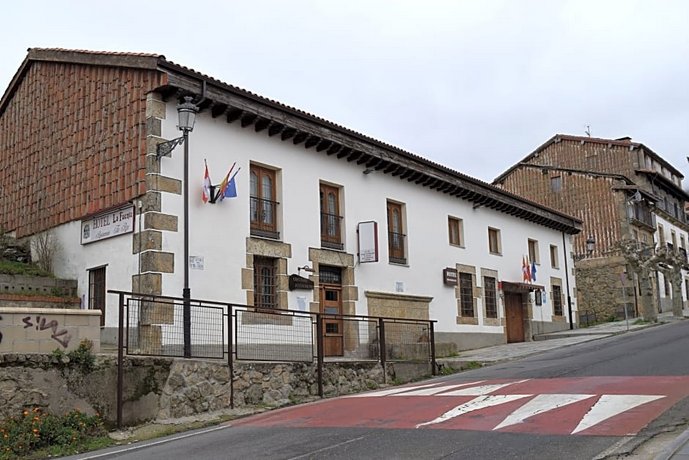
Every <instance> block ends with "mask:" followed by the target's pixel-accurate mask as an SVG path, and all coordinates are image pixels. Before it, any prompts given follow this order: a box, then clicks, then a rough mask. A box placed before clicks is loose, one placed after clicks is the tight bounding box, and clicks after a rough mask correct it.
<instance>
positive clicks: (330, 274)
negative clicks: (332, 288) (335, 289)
mask: <svg viewBox="0 0 689 460" xmlns="http://www.w3.org/2000/svg"><path fill="white" fill-rule="evenodd" d="M318 282H319V283H321V284H342V269H341V268H340V267H331V266H329V265H320V266H319V267H318Z"/></svg>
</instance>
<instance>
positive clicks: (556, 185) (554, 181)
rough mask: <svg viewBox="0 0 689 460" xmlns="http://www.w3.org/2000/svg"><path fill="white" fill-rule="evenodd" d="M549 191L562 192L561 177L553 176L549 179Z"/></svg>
mask: <svg viewBox="0 0 689 460" xmlns="http://www.w3.org/2000/svg"><path fill="white" fill-rule="evenodd" d="M550 190H552V191H553V192H556V193H557V192H560V191H562V177H560V176H553V177H551V178H550Z"/></svg>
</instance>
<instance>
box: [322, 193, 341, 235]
mask: <svg viewBox="0 0 689 460" xmlns="http://www.w3.org/2000/svg"><path fill="white" fill-rule="evenodd" d="M320 194H321V197H320V198H321V245H322V246H323V247H327V248H331V249H343V244H342V216H341V215H340V189H339V188H338V187H334V186H332V185H326V184H321V186H320Z"/></svg>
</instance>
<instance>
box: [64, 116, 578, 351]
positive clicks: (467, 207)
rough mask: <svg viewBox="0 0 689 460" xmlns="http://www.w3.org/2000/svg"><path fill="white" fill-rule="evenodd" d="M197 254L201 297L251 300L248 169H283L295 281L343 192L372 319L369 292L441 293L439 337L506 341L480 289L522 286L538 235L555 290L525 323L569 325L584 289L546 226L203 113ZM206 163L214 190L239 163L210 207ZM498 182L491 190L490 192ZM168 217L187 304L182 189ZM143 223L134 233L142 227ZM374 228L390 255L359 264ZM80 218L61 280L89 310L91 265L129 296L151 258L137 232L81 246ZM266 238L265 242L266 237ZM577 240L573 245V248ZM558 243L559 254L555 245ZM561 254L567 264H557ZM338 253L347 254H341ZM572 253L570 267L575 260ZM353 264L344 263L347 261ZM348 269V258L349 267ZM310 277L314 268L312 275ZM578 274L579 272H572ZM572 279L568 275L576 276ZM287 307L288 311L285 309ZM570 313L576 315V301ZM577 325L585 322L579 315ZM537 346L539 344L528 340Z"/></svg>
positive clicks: (112, 321)
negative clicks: (464, 273) (471, 308)
mask: <svg viewBox="0 0 689 460" xmlns="http://www.w3.org/2000/svg"><path fill="white" fill-rule="evenodd" d="M176 121H177V112H176V106H175V104H174V103H168V104H167V114H166V118H165V119H164V120H163V124H162V137H163V138H167V139H171V138H174V137H177V136H179V131H178V130H177V128H176ZM189 151H190V155H189V195H190V197H189V240H190V244H189V254H190V256H191V257H193V258H196V260H197V261H199V262H202V269H201V267H200V266H196V267H192V268H191V269H190V271H189V281H190V282H189V284H190V287H191V295H192V297H193V298H198V299H206V300H216V301H222V302H231V303H236V304H247V303H248V302H247V293H246V286H244V287H243V286H242V270H244V269H246V267H247V241H248V239H250V238H256V237H251V235H250V218H249V171H250V165H251V164H255V165H260V166H264V167H267V168H270V169H273V170H275V171H276V179H277V187H276V191H277V194H276V201H278V202H279V205H278V207H277V222H278V225H277V226H278V231H279V234H280V237H279V240H280V241H281V242H282V243H286V244H288V245H289V247H290V257H288V258H287V274H296V273H298V267H304V266H309V265H311V262H310V260H309V249H310V248H319V249H320V248H321V229H320V219H321V217H320V201H319V184H321V183H326V184H330V185H334V186H336V187H338V188H339V189H340V198H339V200H340V214H341V215H342V217H343V222H342V235H343V241H342V242H343V245H344V248H343V250H342V251H341V252H339V253H340V254H341V256H342V257H343V258H346V256H347V255H349V256H350V257H351V256H353V258H354V267H353V274H354V280H355V281H354V285H355V286H356V291H357V295H356V296H355V297H354V299H355V301H356V302H355V305H356V307H355V311H353V312H351V313H355V314H358V315H368V314H370V313H371V312H370V311H369V308H368V303H367V296H366V293H367V292H377V293H390V294H393V295H399V294H402V297H401V298H402V299H404V295H410V296H422V297H427V298H432V300H431V301H430V304H429V309H428V316H429V318H430V319H433V320H436V321H437V323H436V326H435V330H436V332H439V333H447V334H458V333H459V334H489V335H490V337H491V338H492V339H491V341H492V342H498V343H499V342H504V341H505V339H504V337H505V305H504V295H503V293H502V291H501V290H498V291H497V309H498V313H497V319H492V318H491V320H492V321H491V320H489V321H487V320H486V314H485V311H484V308H485V307H484V305H483V304H484V299H485V297H484V296H483V295H482V294H481V290H482V287H483V286H482V285H483V278H482V276H481V274H482V270H491V271H494V272H496V274H497V281H498V282H502V281H508V282H514V283H519V282H521V281H522V268H523V267H522V261H523V258H524V257H525V256H527V255H528V254H529V249H528V240H529V239H531V240H534V241H536V244H537V246H538V250H537V252H538V253H539V259H540V260H537V261H535V262H536V268H537V275H536V281H535V282H534V283H533V284H535V285H539V286H543V287H544V288H545V291H546V295H545V296H544V300H545V302H544V303H543V304H542V305H539V306H536V305H535V304H534V303H533V301H534V294H533V293H531V294H530V296H526V297H525V299H526V301H527V303H529V304H530V307H531V308H529V309H528V310H525V311H527V317H526V318H525V320H526V321H529V323H532V324H533V327H532V328H531V329H530V332H531V334H536V333H539V332H544V331H549V330H555V329H564V328H566V327H568V326H569V322H570V318H569V316H568V305H567V297H568V295H567V293H568V292H569V293H571V292H573V291H574V289H575V285H574V277H573V276H569V277H568V276H567V275H568V274H567V273H566V272H565V264H567V266H568V267H570V269H571V267H572V266H573V263H572V260H571V259H570V255H571V242H570V236H569V235H567V234H563V232H561V231H557V230H554V229H551V228H548V227H546V226H543V225H540V224H537V223H534V222H531V221H528V220H525V219H521V218H517V217H513V216H510V215H508V214H505V213H502V212H499V211H497V210H494V209H489V208H486V207H483V206H477V205H474V203H472V202H470V201H467V200H464V199H460V198H457V197H452V196H450V195H447V194H443V193H439V192H438V191H435V190H431V189H429V188H426V187H423V186H421V185H417V184H415V183H414V182H409V181H406V180H400V179H399V178H397V177H393V176H391V175H388V174H383V173H382V172H372V173H370V174H364V173H363V171H364V169H365V167H364V166H363V165H359V164H357V163H356V162H348V161H344V160H338V159H336V157H335V156H329V155H325V154H323V153H319V152H317V151H316V150H315V149H304V147H303V146H295V145H294V144H293V143H292V142H283V141H281V139H280V137H279V136H275V137H269V136H265V135H258V134H256V133H255V132H254V130H253V129H244V128H242V127H241V126H240V124H239V123H234V124H228V123H226V122H225V120H224V119H223V118H222V117H219V118H212V117H211V116H210V115H209V114H208V113H201V114H199V115H198V116H197V121H196V125H195V127H194V130H193V132H192V133H190V135H189ZM204 159H205V160H207V164H208V168H209V171H210V174H211V178H212V179H213V183H214V184H218V183H219V182H220V181H221V180H222V178H223V177H224V176H225V174H226V173H227V171H228V170H229V168H230V166H231V165H232V164H233V163H235V162H236V166H235V171H237V168H241V169H240V170H239V173H238V175H237V176H236V184H237V192H238V197H237V198H227V199H225V200H224V201H223V202H220V203H216V204H210V203H204V202H203V201H202V200H201V195H202V179H203V175H204ZM160 175H161V176H165V177H168V178H176V179H179V180H181V179H182V176H183V146H179V147H177V148H176V149H175V150H174V151H173V153H172V154H171V156H170V157H164V158H161V160H160ZM487 187H488V186H487ZM388 200H390V201H393V202H396V203H400V204H402V209H403V222H404V233H405V234H406V244H405V247H406V264H397V263H391V262H389V258H388V233H387V232H388V227H387V214H386V213H387V201H388ZM161 212H162V213H163V214H167V215H172V216H178V217H179V220H178V231H176V232H162V252H167V253H174V273H163V274H162V286H163V291H162V295H167V296H175V297H181V295H182V286H183V269H182V267H183V264H184V261H183V251H182V248H183V237H184V234H183V231H182V229H183V199H182V195H181V194H175V193H164V192H163V193H161ZM450 216H451V217H453V218H457V219H461V222H462V241H461V242H462V244H461V245H460V246H458V245H451V244H449V237H448V217H450ZM142 221H143V219H141V217H140V216H137V219H136V222H135V232H140V231H141V230H142ZM365 221H374V222H377V225H378V234H377V238H378V247H379V260H378V262H374V263H359V261H358V258H357V251H358V249H357V246H358V240H357V224H358V223H360V222H365ZM489 227H491V228H493V229H497V230H499V233H500V251H499V254H494V253H491V252H490V251H489V242H488V228H489ZM79 232H80V227H79V225H78V223H76V222H75V223H70V224H68V225H64V226H62V227H60V228H59V229H58V230H57V233H56V235H57V236H58V238H59V240H60V242H61V247H62V251H61V255H62V259H61V260H59V261H58V263H56V266H58V267H60V270H61V272H60V273H58V276H62V277H67V278H76V279H78V280H79V289H80V294H81V295H82V299H84V304H85V306H88V286H89V279H88V270H89V269H92V268H94V267H99V266H106V273H107V279H106V283H107V289H116V290H123V291H128V290H130V287H131V277H132V275H136V274H141V273H142V270H141V265H140V257H139V255H138V254H135V251H133V249H132V246H133V234H127V235H122V236H118V237H114V238H111V239H107V240H102V241H98V242H94V243H91V244H88V245H83V246H82V245H80V243H79V241H80V239H79ZM259 239H260V238H259ZM563 245H566V247H563ZM551 246H552V248H553V249H552V250H551ZM551 252H555V254H556V261H551ZM332 254H338V251H332ZM565 258H567V260H566V261H565ZM343 260H344V259H343ZM343 265H344V262H343ZM459 265H463V266H471V267H475V281H474V283H475V290H476V289H478V292H475V293H474V296H475V297H476V298H477V299H476V301H475V306H476V311H475V318H476V321H474V323H473V324H460V321H459V319H458V316H459V315H460V314H459V313H458V290H457V289H456V288H455V287H453V286H447V285H445V284H444V283H443V277H442V275H443V269H444V268H446V267H451V268H454V267H458V266H459ZM302 274H304V273H302ZM570 274H571V270H570ZM567 278H569V279H567ZM552 279H555V280H556V283H558V284H559V285H560V286H561V290H562V297H561V299H562V308H563V310H564V311H563V314H562V315H560V316H561V317H560V318H559V319H560V321H554V320H556V318H555V315H554V311H553V299H552V285H551V281H552ZM317 300H318V297H317V295H314V293H313V292H308V291H304V290H295V291H290V292H289V293H288V304H287V305H286V307H287V308H289V309H295V310H298V309H309V308H310V309H313V308H314V305H313V302H314V301H317ZM281 307H282V308H284V307H285V306H281ZM571 308H572V311H573V316H574V318H576V304H575V303H574V299H573V298H572V304H571ZM116 310H117V296H114V295H108V296H107V306H106V318H105V323H106V326H107V327H116V325H117V313H116ZM575 321H576V320H575ZM526 339H527V340H528V339H530V337H527V338H526Z"/></svg>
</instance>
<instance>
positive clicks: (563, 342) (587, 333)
mask: <svg viewBox="0 0 689 460" xmlns="http://www.w3.org/2000/svg"><path fill="white" fill-rule="evenodd" d="M683 314H684V318H675V317H674V316H673V315H672V313H661V314H659V315H658V322H657V323H639V324H635V323H636V321H637V320H636V318H634V319H630V321H629V323H628V324H627V322H626V321H624V320H623V321H615V322H611V323H602V324H597V325H595V326H591V327H586V328H581V329H573V330H569V329H568V330H564V331H560V332H552V333H548V334H540V335H537V336H535V337H534V339H535V340H534V341H532V342H522V343H510V344H505V345H496V346H493V347H486V348H479V349H476V350H466V351H462V352H460V356H457V357H451V358H438V359H437V362H438V364H440V365H442V366H448V367H451V368H453V369H456V370H461V369H467V368H472V367H474V366H475V365H476V363H480V364H481V365H491V364H496V363H499V362H503V361H511V360H514V359H519V358H524V357H526V356H530V355H535V354H539V353H543V352H545V351H549V350H555V349H558V348H564V347H568V346H572V345H576V344H578V343H583V342H589V341H592V340H598V339H602V338H605V337H611V336H613V335H618V334H624V333H626V332H634V331H639V330H641V329H646V328H649V327H654V326H658V325H661V324H666V323H670V322H674V321H681V320H682V319H686V318H689V310H687V309H685V310H684V312H683ZM671 459H672V460H689V429H687V430H686V431H684V432H683V433H682V434H681V435H679V436H678V437H677V438H676V439H675V440H674V441H672V442H670V443H669V444H667V446H665V447H664V449H663V451H662V452H661V453H660V454H659V455H657V456H656V457H655V460H671Z"/></svg>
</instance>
